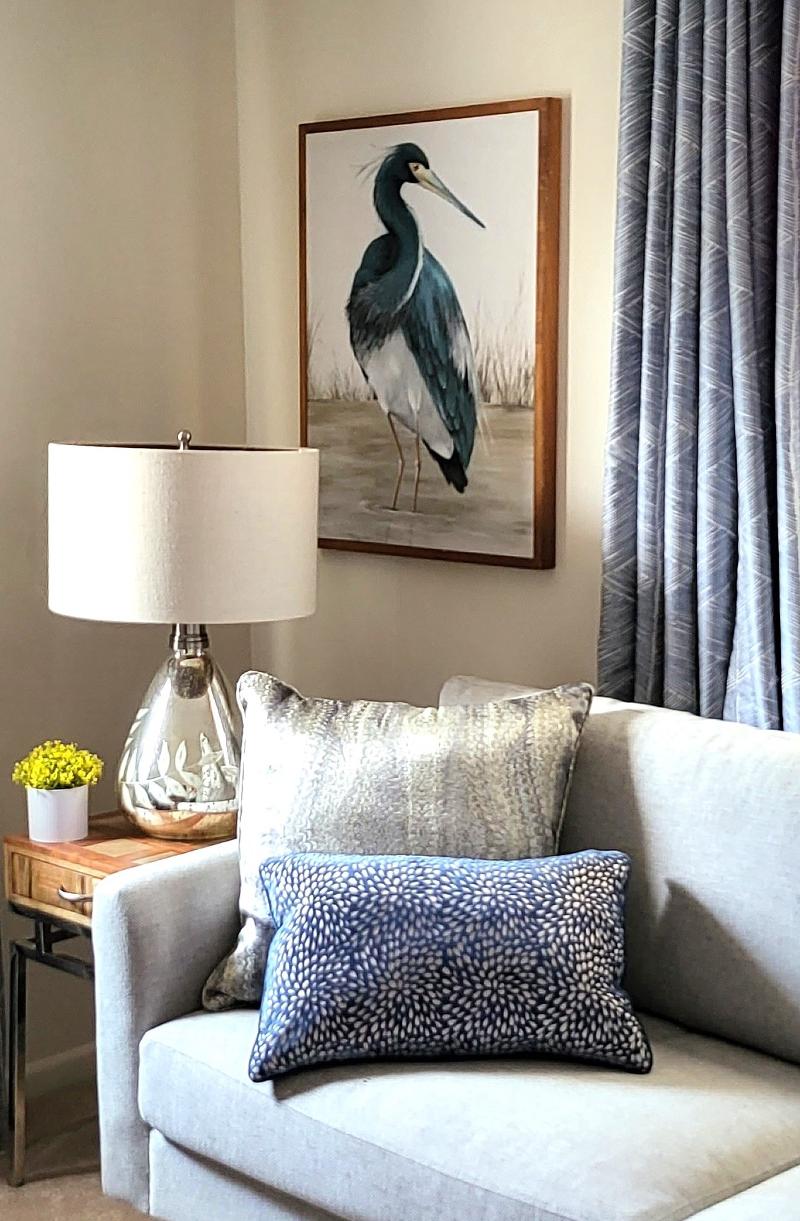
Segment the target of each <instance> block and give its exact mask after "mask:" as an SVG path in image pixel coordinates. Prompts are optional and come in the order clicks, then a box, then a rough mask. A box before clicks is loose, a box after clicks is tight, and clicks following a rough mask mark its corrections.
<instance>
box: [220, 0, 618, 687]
mask: <svg viewBox="0 0 800 1221" xmlns="http://www.w3.org/2000/svg"><path fill="white" fill-rule="evenodd" d="M621 10H622V4H621V0H604V2H601V3H599V4H598V3H596V0H492V2H491V3H487V0H380V2H376V0H294V2H293V3H283V2H281V0H237V7H236V13H237V63H238V85H239V141H240V159H241V180H242V257H243V273H244V301H245V337H246V369H247V398H248V429H249V434H248V435H249V439H250V441H251V443H264V442H269V443H273V444H274V443H287V442H288V443H293V442H294V441H295V440H296V436H297V243H296V211H297V188H296V140H297V133H296V126H297V124H298V123H299V122H302V121H311V120H315V119H324V118H337V117H339V118H341V117H345V116H348V115H357V114H372V113H380V112H381V111H384V112H386V111H392V110H403V109H413V108H418V107H426V106H431V107H433V106H442V105H448V104H453V105H455V104H459V103H466V102H481V101H491V100H496V99H502V98H513V97H524V96H530V95H536V94H550V93H553V94H560V95H563V96H564V97H565V98H567V99H568V102H567V108H566V170H567V173H566V196H567V201H568V206H567V216H566V224H565V239H566V241H565V258H564V276H563V294H564V295H563V304H564V311H563V317H564V323H563V328H562V342H563V351H564V359H563V364H562V378H561V396H560V410H561V437H560V458H559V496H558V504H559V509H558V535H559V546H558V566H557V568H556V569H555V571H553V572H541V573H537V572H525V571H515V570H512V569H497V568H488V567H478V566H473V565H464V564H444V563H441V562H435V561H433V562H431V561H422V560H404V559H394V558H382V557H378V556H357V555H350V554H332V553H330V552H328V553H324V554H322V555H321V565H320V569H321V571H320V599H319V610H318V612H317V614H316V616H315V617H314V618H313V619H310V620H307V621H305V622H304V623H302V624H300V625H283V626H281V627H272V628H259V629H256V631H255V636H254V641H255V659H256V662H257V663H258V664H263V665H264V666H267V667H273V668H274V669H275V670H277V671H278V672H279V673H281V674H282V675H284V676H286V677H287V678H290V679H291V680H293V681H295V682H297V683H299V684H302V685H303V686H304V687H305V688H307V689H308V690H309V691H316V692H320V693H324V694H334V693H335V694H338V695H343V696H348V695H356V694H358V695H363V696H368V697H370V696H371V697H378V698H381V697H403V698H407V699H409V700H412V701H426V700H432V699H434V698H435V694H436V690H437V687H438V685H439V683H440V682H441V680H442V679H443V678H444V677H446V676H447V675H448V674H451V673H454V672H458V671H465V670H466V671H472V672H477V673H480V674H485V675H489V676H492V677H496V678H507V679H525V680H529V681H532V682H537V683H541V684H549V683H553V682H557V681H559V680H563V679H569V678H589V679H591V678H592V677H593V676H594V649H595V635H596V625H597V613H598V601H599V577H600V571H599V530H600V504H601V476H602V463H603V438H604V431H605V419H606V400H607V387H608V353H609V336H610V298H611V252H612V230H613V200H614V171H615V154H616V123H617V89H618V74H619V48H620V25H621Z"/></svg>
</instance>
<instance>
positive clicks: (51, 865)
mask: <svg viewBox="0 0 800 1221" xmlns="http://www.w3.org/2000/svg"><path fill="white" fill-rule="evenodd" d="M6 851H7V860H6V864H7V886H8V898H9V899H10V900H11V902H14V901H16V902H18V903H20V904H22V905H23V906H25V907H33V908H35V909H36V910H37V911H40V912H42V913H43V914H47V913H48V912H50V913H51V914H57V913H63V914H65V915H66V914H67V913H69V916H70V918H71V919H73V920H75V921H76V922H77V923H78V924H89V923H90V922H91V917H92V901H91V896H92V894H93V892H94V885H95V882H96V881H97V878H96V877H94V876H93V875H92V874H89V873H83V872H81V871H80V870H79V869H75V868H71V867H70V866H69V865H66V864H64V865H62V864H61V863H60V862H58V861H53V860H38V859H37V858H36V857H31V856H27V855H23V854H22V853H17V852H14V851H13V850H12V851H10V852H9V851H8V849H7V850H6ZM59 891H61V892H62V893H60V894H59ZM69 896H75V897H74V898H70V897H69Z"/></svg>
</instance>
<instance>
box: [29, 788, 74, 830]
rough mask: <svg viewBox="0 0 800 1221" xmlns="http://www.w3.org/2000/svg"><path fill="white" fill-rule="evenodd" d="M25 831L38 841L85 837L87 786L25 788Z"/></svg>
mask: <svg viewBox="0 0 800 1221" xmlns="http://www.w3.org/2000/svg"><path fill="white" fill-rule="evenodd" d="M28 834H29V835H30V837H31V839H32V840H35V841H36V843H39V844H56V843H64V842H66V841H68V840H73V839H85V837H86V836H87V835H88V834H89V786H88V784H82V785H81V786H80V788H77V789H28Z"/></svg>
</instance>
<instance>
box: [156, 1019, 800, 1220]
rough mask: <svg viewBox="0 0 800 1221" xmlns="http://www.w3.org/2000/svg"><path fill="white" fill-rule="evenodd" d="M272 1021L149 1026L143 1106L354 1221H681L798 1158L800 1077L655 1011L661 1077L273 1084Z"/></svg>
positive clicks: (200, 1142) (367, 1076)
mask: <svg viewBox="0 0 800 1221" xmlns="http://www.w3.org/2000/svg"><path fill="white" fill-rule="evenodd" d="M257 1020H258V1018H257V1014H256V1013H255V1011H253V1010H248V1009H239V1010H233V1011H230V1012H227V1013H198V1014H193V1015H190V1016H188V1017H184V1018H179V1019H177V1020H176V1021H174V1022H169V1023H167V1024H166V1025H164V1026H161V1027H159V1028H158V1029H156V1030H152V1031H150V1032H149V1033H148V1034H147V1035H146V1036H145V1039H144V1040H143V1042H142V1047H141V1087H140V1107H141V1113H142V1116H143V1118H144V1120H145V1122H146V1123H148V1124H149V1125H150V1126H151V1127H154V1128H156V1129H157V1130H158V1131H160V1132H161V1133H162V1134H163V1135H164V1136H165V1137H166V1138H167V1139H169V1140H170V1141H173V1142H175V1143H177V1144H179V1145H181V1146H182V1147H183V1148H185V1149H187V1150H189V1151H190V1152H192V1153H194V1154H196V1155H199V1156H202V1157H206V1158H213V1159H214V1160H215V1161H217V1162H218V1163H221V1164H223V1165H225V1166H226V1167H227V1168H228V1169H229V1170H232V1171H234V1172H236V1173H237V1174H239V1175H243V1176H246V1177H247V1178H249V1179H252V1180H256V1181H258V1182H262V1183H265V1184H268V1185H269V1186H270V1187H271V1188H273V1189H274V1190H276V1191H282V1192H285V1193H287V1194H288V1195H291V1196H296V1197H297V1198H298V1200H303V1201H306V1202H309V1203H311V1204H314V1205H316V1206H317V1207H319V1208H323V1209H327V1210H328V1211H329V1212H331V1213H332V1214H333V1215H334V1216H336V1217H343V1218H347V1219H348V1221H364V1219H365V1218H369V1221H409V1218H420V1219H421V1218H434V1217H435V1218H437V1221H465V1218H472V1219H474V1221H609V1219H610V1218H612V1217H613V1219H614V1221H682V1219H683V1218H687V1217H691V1216H693V1215H694V1213H696V1212H698V1211H700V1210H701V1209H703V1208H705V1207H709V1206H711V1205H712V1204H713V1203H715V1202H716V1201H718V1200H723V1199H726V1198H727V1197H728V1196H730V1195H732V1194H733V1193H735V1192H738V1191H744V1190H745V1189H746V1188H748V1187H749V1186H750V1185H751V1184H754V1183H757V1182H759V1181H760V1180H761V1179H764V1178H767V1177H769V1176H770V1175H773V1174H777V1173H780V1172H781V1171H783V1170H784V1169H786V1168H787V1167H789V1166H792V1165H797V1164H798V1163H800V1069H798V1068H797V1067H796V1066H794V1065H790V1064H786V1063H782V1062H781V1061H778V1060H774V1059H771V1058H769V1057H766V1056H762V1055H759V1054H758V1053H755V1052H749V1051H746V1050H745V1049H743V1048H739V1047H734V1046H732V1045H730V1044H727V1043H722V1042H718V1041H716V1040H713V1039H708V1038H705V1037H703V1036H701V1035H693V1034H689V1033H687V1032H685V1031H682V1030H680V1029H678V1028H677V1027H674V1026H671V1025H670V1024H669V1023H665V1022H661V1021H659V1020H658V1019H655V1018H654V1019H649V1018H648V1019H646V1026H647V1032H648V1035H649V1037H650V1040H651V1042H652V1045H653V1052H654V1062H653V1071H652V1072H651V1073H649V1074H648V1075H646V1076H631V1075H629V1074H625V1073H619V1072H615V1071H613V1070H611V1069H605V1068H597V1069H595V1068H587V1066H586V1065H583V1064H573V1063H569V1062H560V1061H556V1060H534V1061H532V1060H528V1059H516V1058H512V1059H495V1060H479V1061H476V1060H465V1061H460V1062H457V1063H456V1062H453V1063H449V1064H442V1063H436V1062H431V1063H408V1062H401V1063H396V1064H388V1063H385V1062H383V1063H379V1064H375V1065H365V1064H353V1065H334V1066H332V1067H326V1068H323V1069H310V1070H305V1071H302V1072H299V1073H296V1074H291V1075H288V1076H285V1077H280V1078H278V1079H276V1080H275V1081H272V1082H267V1083H265V1084H259V1085H257V1084H254V1083H253V1082H251V1081H250V1080H249V1079H248V1076H247V1072H246V1064H247V1057H248V1055H249V1052H250V1048H251V1047H252V1044H253V1040H254V1038H255V1034H256V1027H257ZM212 1102H213V1105H211V1103H212ZM301 1215H302V1214H301ZM778 1215H780V1214H778ZM789 1215H791V1214H789ZM787 1221H788V1218H787Z"/></svg>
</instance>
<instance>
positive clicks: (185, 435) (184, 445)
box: [178, 428, 192, 453]
mask: <svg viewBox="0 0 800 1221" xmlns="http://www.w3.org/2000/svg"><path fill="white" fill-rule="evenodd" d="M191 441H192V434H191V433H190V432H189V429H188V428H182V429H181V430H180V432H179V433H178V449H179V450H180V451H181V452H182V453H183V451H184V450H187V449H188V448H189V446H190V444H191Z"/></svg>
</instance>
